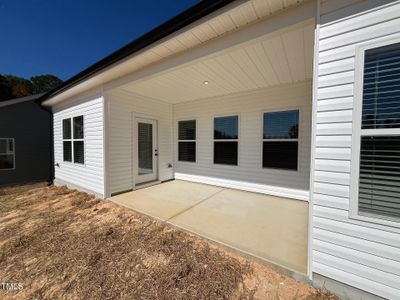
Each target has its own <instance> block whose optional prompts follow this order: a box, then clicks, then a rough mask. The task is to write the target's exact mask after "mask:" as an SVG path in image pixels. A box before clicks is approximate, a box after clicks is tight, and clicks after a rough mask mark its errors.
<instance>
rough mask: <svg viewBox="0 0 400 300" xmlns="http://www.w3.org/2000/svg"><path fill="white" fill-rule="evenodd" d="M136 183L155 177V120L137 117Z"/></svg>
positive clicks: (151, 179)
mask: <svg viewBox="0 0 400 300" xmlns="http://www.w3.org/2000/svg"><path fill="white" fill-rule="evenodd" d="M136 125H137V126H136V130H137V147H138V148H137V174H136V175H137V177H136V180H135V181H136V184H140V183H144V182H149V181H154V180H156V179H157V156H158V153H157V151H158V150H157V121H156V120H151V119H141V118H138V119H137V121H136Z"/></svg>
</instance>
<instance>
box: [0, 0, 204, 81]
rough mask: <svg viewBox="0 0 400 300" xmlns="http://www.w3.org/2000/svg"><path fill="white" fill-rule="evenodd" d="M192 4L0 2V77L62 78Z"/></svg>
mask: <svg viewBox="0 0 400 300" xmlns="http://www.w3.org/2000/svg"><path fill="white" fill-rule="evenodd" d="M196 2H198V1H196V0H184V1H183V0H182V1H178V0H176V1H175V0H159V1H156V0H147V1H145V0H142V1H134V0H0V28H1V40H0V74H12V75H17V76H21V77H26V78H29V77H31V76H34V75H40V74H54V75H56V76H58V77H60V78H61V79H63V80H66V79H68V78H69V77H71V76H73V75H75V74H76V73H78V72H80V71H82V70H83V69H85V68H86V67H88V66H90V65H91V64H93V63H95V62H97V61H98V60H100V59H101V58H103V57H105V56H106V55H108V54H110V53H112V52H113V51H115V50H117V49H118V48H120V47H122V46H124V45H125V44H127V43H129V42H130V41H132V40H133V39H135V38H137V37H139V36H141V35H142V34H144V33H146V32H147V31H149V30H151V29H152V28H154V27H156V26H157V25H159V24H161V23H162V22H164V21H166V20H168V19H170V18H171V17H173V16H175V15H176V14H178V13H180V12H181V11H183V10H185V9H186V8H188V7H190V6H192V5H193V4H195V3H196Z"/></svg>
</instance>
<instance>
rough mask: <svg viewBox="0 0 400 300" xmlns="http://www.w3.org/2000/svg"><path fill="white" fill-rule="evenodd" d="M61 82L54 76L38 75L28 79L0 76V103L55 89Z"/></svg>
mask: <svg viewBox="0 0 400 300" xmlns="http://www.w3.org/2000/svg"><path fill="white" fill-rule="evenodd" d="M61 83H62V80H61V79H59V78H58V77H56V76H54V75H49V74H45V75H39V76H33V77H31V78H30V80H29V79H25V78H22V77H18V76H14V75H1V74H0V101H5V100H9V99H14V98H19V97H24V96H29V95H34V94H39V93H44V92H47V91H49V90H51V89H53V88H56V87H57V86H59V85H60V84H61Z"/></svg>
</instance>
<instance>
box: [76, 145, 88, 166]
mask: <svg viewBox="0 0 400 300" xmlns="http://www.w3.org/2000/svg"><path fill="white" fill-rule="evenodd" d="M74 163H78V164H84V163H85V149H84V144H83V141H74Z"/></svg>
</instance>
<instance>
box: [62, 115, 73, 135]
mask: <svg viewBox="0 0 400 300" xmlns="http://www.w3.org/2000/svg"><path fill="white" fill-rule="evenodd" d="M62 124H63V139H70V138H71V119H64V120H63V122H62Z"/></svg>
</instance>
